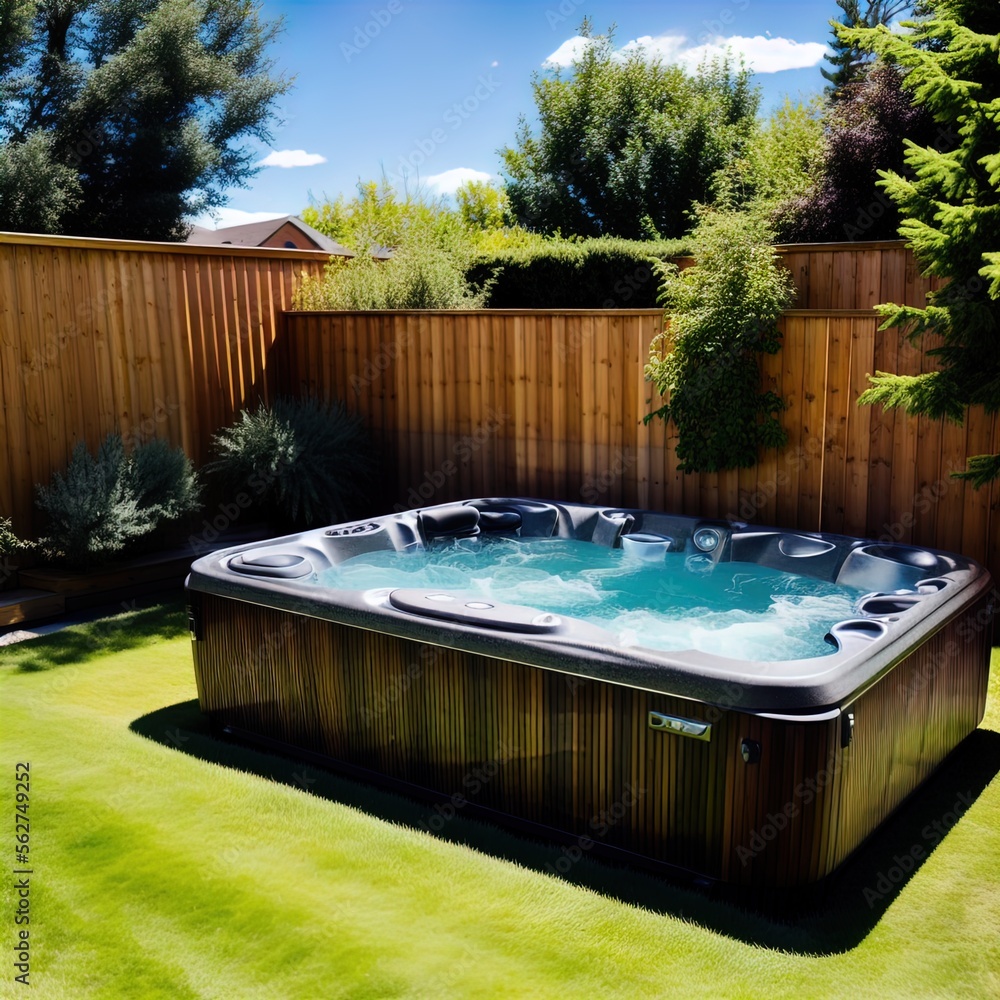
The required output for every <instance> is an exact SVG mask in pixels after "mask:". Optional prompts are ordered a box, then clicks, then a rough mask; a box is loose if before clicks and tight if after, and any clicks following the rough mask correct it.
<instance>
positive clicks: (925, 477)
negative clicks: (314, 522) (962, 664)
mask: <svg viewBox="0 0 1000 1000" xmlns="http://www.w3.org/2000/svg"><path fill="white" fill-rule="evenodd" d="M781 252H782V255H783V258H784V260H785V262H786V264H788V266H789V267H791V269H792V271H793V274H795V276H796V281H797V282H798V284H799V287H800V289H801V294H800V303H801V302H803V301H804V302H805V304H806V305H811V306H813V307H814V310H813V311H811V312H790V313H788V314H787V316H786V319H785V321H784V322H785V335H786V340H785V347H784V350H783V351H782V352H781V353H780V354H779V355H777V356H776V357H775V358H773V359H768V361H767V362H766V370H765V378H766V380H767V381H768V383H769V384H771V385H773V386H774V387H775V388H776V389H777V390H778V391H780V392H781V393H782V394H783V395H784V396H786V397H787V398H788V400H789V403H790V408H789V410H788V412H787V413H786V414H785V415H784V420H785V423H786V426H787V427H788V428H789V432H790V435H791V443H790V445H789V448H788V449H787V450H786V451H785V452H783V453H782V454H780V455H773V454H772V455H769V456H767V457H766V458H765V460H764V462H763V463H762V464H761V465H760V466H758V467H757V468H756V469H752V470H744V471H740V472H729V473H723V474H720V475H717V476H708V475H691V476H685V475H683V474H681V473H679V472H678V471H677V468H676V461H675V454H674V448H675V444H676V442H675V440H674V438H673V436H672V434H671V432H670V431H669V430H668V429H667V428H665V427H664V426H663V425H662V423H660V422H659V421H655V422H653V423H651V424H649V425H644V424H643V423H642V417H643V415H644V414H646V413H648V412H649V410H650V408H651V406H653V405H655V404H654V403H652V402H651V401H650V399H649V396H650V387H649V386H648V385H647V384H646V383H645V382H644V380H643V376H642V368H643V364H644V362H645V360H646V357H647V353H648V345H649V343H650V341H651V340H652V338H653V336H654V335H655V334H656V332H657V331H658V330H659V328H660V316H659V313H657V312H650V311H642V310H623V311H620V312H610V311H608V312H572V311H571V312H558V313H531V312H524V311H510V312H507V311H495V312H474V313H464V312H449V313H445V314H435V313H367V314H342V313H341V314H298V313H288V314H287V315H286V313H285V311H286V310H288V309H289V308H290V306H291V301H292V294H293V291H294V288H295V285H296V282H297V281H298V279H299V276H300V275H301V274H302V273H303V272H305V273H307V274H312V275H315V274H318V273H320V272H321V270H322V268H323V266H324V263H325V261H326V260H327V259H328V258H327V256H326V255H325V254H322V253H312V252H307V251H291V250H270V249H249V248H229V247H192V246H186V245H176V244H151V243H127V242H121V241H114V240H105V241H92V240H79V239H70V238H62V237H40V236H24V235H11V234H0V514H4V515H10V516H13V518H14V521H15V528H16V529H17V530H19V531H21V532H23V533H24V534H27V535H31V534H32V533H33V531H36V530H37V527H38V526H37V525H36V524H35V522H34V518H33V505H32V499H33V490H34V484H35V483H37V482H45V481H47V480H48V479H49V477H50V476H51V474H52V472H53V471H57V470H60V469H62V468H64V467H65V464H66V461H67V460H68V458H69V455H70V452H71V451H72V447H73V445H74V443H75V442H76V441H79V440H84V441H86V442H87V444H88V445H89V446H90V447H91V448H93V447H95V446H96V445H97V444H98V443H99V441H100V440H101V438H102V437H103V436H104V435H105V434H106V433H107V432H108V431H110V430H114V429H118V430H120V431H121V432H122V433H123V434H124V435H125V436H126V437H127V438H132V439H140V438H145V437H149V436H154V435H156V436H160V437H164V438H166V439H168V440H169V441H171V442H172V443H173V444H175V445H181V446H183V447H184V448H185V450H186V451H187V452H188V454H189V455H191V457H192V458H193V459H194V460H195V462H196V463H197V464H201V463H202V462H203V461H204V460H205V459H206V457H207V450H208V448H207V446H208V441H209V439H210V437H211V435H212V434H213V433H214V432H215V431H216V430H217V429H218V428H219V427H220V426H222V425H223V424H225V423H227V422H228V421H229V420H230V419H231V418H232V417H233V415H234V414H235V413H236V411H237V410H238V409H239V408H240V406H241V405H244V404H247V403H253V402H254V401H255V400H256V399H257V398H258V397H265V398H266V397H267V396H268V395H269V393H271V392H273V391H274V390H275V389H281V390H283V391H298V390H299V389H300V388H302V387H307V388H309V389H313V390H316V391H318V392H321V393H323V394H330V395H341V396H343V398H344V399H345V400H347V401H348V404H349V405H350V406H351V407H353V408H355V409H357V410H358V411H359V412H361V413H363V414H364V415H365V417H366V418H367V419H368V420H369V422H370V423H371V425H372V426H373V428H374V429H375V431H376V433H377V434H378V435H380V436H381V437H382V439H383V440H384V442H385V443H386V446H387V447H388V448H390V449H391V451H392V454H393V455H394V456H395V458H394V465H393V470H394V473H393V477H392V478H393V484H392V486H393V489H392V497H391V498H392V502H393V503H398V504H401V505H404V506H406V505H409V504H412V503H413V502H432V501H437V500H445V499H448V498H454V497H458V496H462V495H471V494H481V493H497V492H516V493H527V494H535V495H538V496H552V497H564V498H566V499H582V500H592V501H593V502H599V503H603V502H607V503H634V504H640V505H649V506H651V507H662V508H665V509H675V510H679V511H687V512H700V513H702V514H705V515H730V514H731V515H734V516H737V517H742V518H744V519H746V520H756V521H760V522H765V521H770V522H774V523H778V524H782V525H789V526H799V527H802V528H824V529H827V530H831V531H845V532H850V533H857V534H870V535H876V536H880V535H890V536H892V537H897V536H898V537H899V538H900V539H903V540H911V539H912V540H913V541H915V542H919V543H923V544H928V545H938V546H940V547H942V548H951V549H957V550H961V551H964V552H967V553H968V554H969V555H972V556H974V557H977V558H980V559H984V560H986V561H987V562H989V564H990V565H991V567H992V569H993V571H994V573H995V574H997V575H998V577H1000V553H998V551H997V550H998V545H1000V541H998V536H1000V513H998V510H997V507H998V503H1000V496H998V492H997V487H994V489H993V492H992V493H990V492H989V491H986V490H981V491H978V492H976V491H973V490H970V489H969V488H968V487H966V486H965V485H964V484H962V483H959V482H956V481H954V480H951V479H949V478H948V472H949V471H950V470H951V469H953V468H957V467H959V466H960V465H961V463H962V461H963V460H964V457H965V456H966V455H967V454H976V453H982V452H988V451H996V450H998V449H1000V441H998V426H997V421H996V420H995V419H989V418H986V417H985V416H984V415H983V414H982V412H981V411H974V412H973V413H972V414H970V418H969V420H968V422H967V424H966V425H965V426H964V427H956V426H952V425H946V424H942V423H941V422H938V421H927V420H924V419H920V420H916V419H913V420H911V419H909V418H906V417H903V416H901V415H894V414H891V413H890V414H887V413H884V412H883V411H882V410H880V409H877V408H876V409H871V408H861V409H859V408H857V407H856V406H855V405H854V400H855V399H856V398H857V395H858V393H859V392H860V391H861V390H862V389H863V388H864V386H865V375H866V374H867V373H868V372H871V371H874V370H876V369H884V370H889V371H914V372H916V371H920V370H922V368H923V367H926V366H928V365H929V364H930V362H928V360H927V358H926V355H924V354H921V353H920V352H918V351H916V350H915V349H913V348H912V347H910V346H908V345H901V344H900V341H899V338H898V336H897V335H896V334H894V333H889V334H878V333H876V320H875V319H874V317H873V315H872V314H871V313H870V312H864V311H862V312H859V313H849V312H844V311H836V309H835V305H836V303H838V302H848V303H850V304H851V305H853V304H854V303H855V302H857V301H860V302H861V303H862V304H864V305H869V304H874V303H875V302H877V301H878V300H880V299H897V300H902V301H912V302H916V303H919V302H920V301H922V295H923V292H924V290H925V289H926V288H927V287H929V282H927V280H926V279H923V278H921V277H920V276H919V275H918V274H917V272H916V268H915V267H914V265H913V262H912V259H911V258H909V256H908V255H907V253H906V252H905V251H904V250H903V249H902V247H901V246H900V244H896V243H893V244H851V245H845V246H838V247H831V246H830V245H818V246H807V247H784V248H781ZM819 309H822V310H825V312H821V311H817V310H819ZM937 494H940V495H937Z"/></svg>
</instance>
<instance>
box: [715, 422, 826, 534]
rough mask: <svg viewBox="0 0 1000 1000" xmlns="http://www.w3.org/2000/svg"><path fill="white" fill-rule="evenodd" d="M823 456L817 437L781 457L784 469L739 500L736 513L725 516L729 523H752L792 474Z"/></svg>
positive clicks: (790, 479)
mask: <svg viewBox="0 0 1000 1000" xmlns="http://www.w3.org/2000/svg"><path fill="white" fill-rule="evenodd" d="M822 454H823V442H822V441H820V439H819V438H817V437H811V438H809V440H808V441H806V443H805V444H804V445H798V446H796V447H795V448H793V449H792V450H791V451H787V452H785V454H784V455H783V456H782V461H783V462H784V464H785V466H786V468H784V469H779V470H778V473H777V475H775V477H774V478H773V479H769V480H767V481H766V482H763V483H758V484H757V489H756V490H754V492H753V493H748V494H746V495H745V496H743V497H741V498H740V504H739V508H738V510H737V511H736V512H733V511H730V512H729V513H728V514H726V518H727V520H729V521H752V520H753V518H754V517H756V515H757V514H758V513H759V512H760V510H761V508H763V507H765V506H766V505H767V504H768V503H770V502H771V501H772V500H774V499H775V497H777V495H778V491H779V490H780V489H781V488H783V487H785V486H787V485H788V484H789V483H790V482H791V481H792V473H793V472H797V471H798V470H799V469H804V468H806V467H807V466H808V465H809V463H810V462H812V461H814V460H815V459H816V458H818V457H819V456H820V455H822Z"/></svg>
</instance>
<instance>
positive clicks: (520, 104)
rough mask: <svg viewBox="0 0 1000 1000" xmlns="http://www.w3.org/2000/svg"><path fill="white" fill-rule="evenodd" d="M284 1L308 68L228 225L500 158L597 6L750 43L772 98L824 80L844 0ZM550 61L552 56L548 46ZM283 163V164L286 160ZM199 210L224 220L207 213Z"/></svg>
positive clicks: (281, 65)
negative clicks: (362, 185)
mask: <svg viewBox="0 0 1000 1000" xmlns="http://www.w3.org/2000/svg"><path fill="white" fill-rule="evenodd" d="M263 12H264V15H265V16H266V17H268V18H276V17H283V18H284V22H285V26H284V31H283V33H282V34H281V35H280V36H279V37H278V39H277V41H276V43H275V44H274V46H273V48H272V50H271V54H272V56H273V57H274V59H275V61H276V67H275V68H276V70H277V71H279V72H282V73H284V74H286V75H288V76H294V77H295V87H294V89H293V90H292V92H291V93H290V94H288V95H287V96H286V97H284V98H283V99H282V101H281V104H280V106H279V109H278V111H279V118H280V120H281V121H280V124H279V125H278V126H277V127H276V128H275V129H274V141H273V143H272V144H271V146H270V147H266V146H261V147H260V157H261V161H262V162H265V163H267V164H268V165H267V166H265V167H264V168H263V169H262V170H261V172H260V173H259V174H258V175H257V176H256V178H254V180H253V181H252V182H251V186H250V187H249V188H247V189H245V190H244V189H234V190H233V191H231V193H230V202H229V205H228V207H227V208H225V209H223V210H221V213H220V216H219V218H218V224H219V225H232V224H235V223H240V222H247V221H252V220H253V219H255V218H263V217H265V216H266V215H284V214H296V213H298V212H300V211H301V210H302V209H303V208H304V207H305V206H306V205H307V204H309V201H310V197H311V196H312V197H314V198H316V199H319V200H323V199H324V198H325V197H329V198H331V199H332V198H333V197H335V196H336V195H337V194H338V193H346V194H351V193H353V192H354V190H355V186H356V184H357V182H358V180H359V179H361V180H367V179H373V178H378V177H380V176H381V175H382V173H383V172H384V173H385V174H386V175H388V176H389V177H390V179H393V180H396V181H397V182H399V181H400V180H401V179H402V177H403V176H404V175H405V176H406V179H407V183H408V184H409V185H410V187H411V188H412V187H413V186H415V185H416V184H418V183H419V185H420V186H421V187H422V189H423V190H425V191H429V192H431V193H448V192H449V191H450V190H453V188H454V187H455V186H456V184H457V183H458V182H459V181H460V180H462V179H463V178H466V177H470V176H483V177H485V176H486V175H493V176H498V175H499V172H500V157H499V154H498V152H497V150H498V149H500V148H501V147H503V146H505V145H509V144H511V143H512V142H513V139H514V133H515V129H516V127H517V121H518V116H519V115H520V114H525V115H527V116H528V117H529V120H530V119H531V117H532V114H533V111H534V104H533V101H532V96H531V77H532V73H534V72H539V73H545V72H549V71H550V70H547V69H546V68H545V67H546V65H552V64H553V63H559V62H565V61H567V60H568V58H569V56H570V55H571V53H572V51H573V49H574V46H576V45H578V44H579V42H578V41H576V42H574V38H575V37H576V36H577V30H576V29H577V27H578V26H579V24H580V21H581V19H582V18H583V16H584V15H588V16H589V17H590V18H591V19H592V21H593V23H594V27H595V29H596V30H598V31H603V30H604V29H605V28H606V27H607V26H608V25H610V24H612V23H614V24H617V30H616V33H615V39H616V44H617V45H618V46H619V47H625V46H627V45H629V43H635V42H636V41H637V40H638V41H641V42H643V44H644V45H645V47H646V48H647V50H649V51H655V52H657V53H658V54H660V55H661V56H662V57H664V59H666V60H668V61H679V62H681V63H684V64H689V63H693V62H697V59H698V56H699V55H700V54H701V53H702V52H704V51H705V47H706V46H708V47H710V48H711V47H715V46H719V45H724V44H727V43H728V44H730V45H731V46H732V47H733V48H735V49H737V50H740V51H743V52H745V53H746V54H747V56H748V59H749V61H750V62H751V64H752V66H753V68H754V69H755V70H756V71H757V73H756V80H757V82H758V83H760V84H761V86H762V88H763V94H764V100H763V105H762V110H763V111H764V112H767V111H769V110H770V109H771V108H773V107H774V106H776V105H777V104H780V102H781V101H782V100H783V98H784V96H785V95H789V96H791V97H793V98H796V99H798V98H801V97H805V96H808V95H810V94H813V93H815V92H817V91H820V90H822V87H823V85H824V82H825V81H824V80H823V79H822V77H821V76H820V71H819V67H820V65H821V64H822V54H823V51H824V50H825V48H826V44H827V41H828V40H829V37H830V29H829V26H828V23H827V22H828V20H829V19H830V18H831V17H835V16H836V15H837V14H838V13H839V8H838V7H837V5H836V3H835V2H834V0H793V2H776V0H711V2H710V3H697V2H688V3H683V2H678V0H667V2H660V3H649V2H634V3H630V2H624V3H623V2H618V3H609V2H595V0H582V2H578V0H508V2H500V0H482V2H480V0H466V2H457V0H450V2H449V0H369V2H367V3H355V2H351V0H343V2H342V0H334V2H320V0H265V2H264V4H263ZM547 61H548V62H547ZM283 164H284V165H283ZM198 221H199V222H200V223H201V224H207V225H212V224H213V223H212V222H211V221H210V220H207V219H200V220H198Z"/></svg>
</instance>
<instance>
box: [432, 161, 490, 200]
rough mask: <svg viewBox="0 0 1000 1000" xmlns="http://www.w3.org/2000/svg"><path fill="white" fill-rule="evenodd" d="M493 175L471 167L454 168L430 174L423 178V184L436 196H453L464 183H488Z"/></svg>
mask: <svg viewBox="0 0 1000 1000" xmlns="http://www.w3.org/2000/svg"><path fill="white" fill-rule="evenodd" d="M492 179H493V175H492V174H488V173H486V172H484V171H482V170H473V169H472V167H455V168H454V169H453V170H446V171H444V173H441V174H431V176H430V177H425V178H424V183H425V184H426V185H427V186H428V187H429V188H431V189H432V190H433V191H434V192H435V193H436V194H454V193H455V192H456V191H457V190H458V188H459V187H461V186H462V185H463V184H464V183H465V182H466V181H488V180H492Z"/></svg>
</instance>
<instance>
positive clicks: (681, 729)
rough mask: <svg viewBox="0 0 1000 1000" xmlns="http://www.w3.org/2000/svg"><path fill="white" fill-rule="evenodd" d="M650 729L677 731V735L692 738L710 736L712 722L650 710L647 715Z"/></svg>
mask: <svg viewBox="0 0 1000 1000" xmlns="http://www.w3.org/2000/svg"><path fill="white" fill-rule="evenodd" d="M648 723H649V728H650V729H656V730H659V731H660V732H663V733H677V735H678V736H690V737H691V739H693V740H705V741H706V742H707V741H709V740H711V738H712V724H711V723H710V722H698V721H697V720H696V719H682V718H680V716H677V715H664V714H663V713H662V712H650V713H649V716H648Z"/></svg>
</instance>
